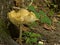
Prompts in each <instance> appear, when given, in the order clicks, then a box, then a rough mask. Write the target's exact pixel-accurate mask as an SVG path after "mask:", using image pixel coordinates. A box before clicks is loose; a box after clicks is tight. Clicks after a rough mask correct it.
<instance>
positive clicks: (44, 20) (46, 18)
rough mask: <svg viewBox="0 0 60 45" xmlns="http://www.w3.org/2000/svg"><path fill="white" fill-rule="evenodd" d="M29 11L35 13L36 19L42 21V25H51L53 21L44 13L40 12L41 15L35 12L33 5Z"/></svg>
mask: <svg viewBox="0 0 60 45" xmlns="http://www.w3.org/2000/svg"><path fill="white" fill-rule="evenodd" d="M28 9H29V10H31V11H33V12H34V13H35V15H36V17H37V18H38V19H40V22H41V23H47V24H49V25H51V20H50V18H49V17H48V16H47V15H46V14H45V12H44V11H42V10H40V11H39V13H38V12H37V11H36V10H35V8H34V6H32V5H31V6H30V7H29V8H28ZM52 14H53V12H52V11H51V12H50V15H52Z"/></svg>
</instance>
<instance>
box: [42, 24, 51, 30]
mask: <svg viewBox="0 0 60 45" xmlns="http://www.w3.org/2000/svg"><path fill="white" fill-rule="evenodd" d="M43 27H44V28H45V29H47V30H51V27H50V26H48V25H47V24H44V25H43Z"/></svg>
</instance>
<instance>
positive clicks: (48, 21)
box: [39, 10, 51, 25]
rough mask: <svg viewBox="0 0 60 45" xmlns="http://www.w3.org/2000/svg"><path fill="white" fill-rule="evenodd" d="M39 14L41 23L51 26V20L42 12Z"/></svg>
mask: <svg viewBox="0 0 60 45" xmlns="http://www.w3.org/2000/svg"><path fill="white" fill-rule="evenodd" d="M39 14H40V21H41V23H47V24H49V25H51V20H50V19H49V17H48V16H47V15H46V14H45V13H44V12H43V11H42V10H40V11H39Z"/></svg>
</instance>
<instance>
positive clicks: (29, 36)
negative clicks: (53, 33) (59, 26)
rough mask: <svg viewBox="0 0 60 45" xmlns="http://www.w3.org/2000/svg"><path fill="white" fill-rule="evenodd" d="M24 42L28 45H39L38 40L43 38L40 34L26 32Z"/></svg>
mask: <svg viewBox="0 0 60 45" xmlns="http://www.w3.org/2000/svg"><path fill="white" fill-rule="evenodd" d="M23 36H24V40H25V41H26V42H25V43H26V44H29V45H33V44H34V43H37V41H38V38H39V37H41V35H40V34H36V33H33V32H24V33H23Z"/></svg>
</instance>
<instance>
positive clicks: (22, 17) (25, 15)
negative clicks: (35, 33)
mask: <svg viewBox="0 0 60 45" xmlns="http://www.w3.org/2000/svg"><path fill="white" fill-rule="evenodd" d="M7 17H8V19H9V20H10V21H11V22H12V23H13V24H14V25H16V26H17V27H19V28H20V35H19V40H20V42H19V43H21V38H22V29H21V26H22V25H23V24H29V23H32V22H34V21H36V20H39V19H38V18H37V17H36V16H35V14H34V13H33V12H29V11H28V10H27V9H23V8H22V9H20V10H19V11H17V12H16V11H15V10H12V11H10V12H8V14H7Z"/></svg>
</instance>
